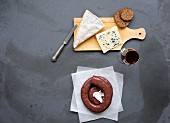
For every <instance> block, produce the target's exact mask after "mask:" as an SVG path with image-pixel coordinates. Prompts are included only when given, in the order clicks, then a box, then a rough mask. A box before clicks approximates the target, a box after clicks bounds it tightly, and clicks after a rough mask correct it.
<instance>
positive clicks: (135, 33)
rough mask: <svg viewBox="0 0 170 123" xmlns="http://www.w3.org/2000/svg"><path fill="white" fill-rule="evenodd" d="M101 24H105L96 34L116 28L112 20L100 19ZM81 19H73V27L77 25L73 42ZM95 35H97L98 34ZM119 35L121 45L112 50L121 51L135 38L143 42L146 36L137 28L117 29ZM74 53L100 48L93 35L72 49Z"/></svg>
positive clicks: (142, 30)
mask: <svg viewBox="0 0 170 123" xmlns="http://www.w3.org/2000/svg"><path fill="white" fill-rule="evenodd" d="M100 19H101V20H102V21H103V23H104V24H105V27H104V28H103V29H102V30H100V31H99V32H98V33H100V32H103V31H105V30H107V29H109V28H111V27H113V26H116V23H115V21H114V18H112V17H110V18H100ZM81 20H82V18H74V25H77V29H76V30H75V32H74V40H75V37H76V34H77V31H78V29H79V26H80V23H81ZM98 33H97V34H98ZM119 33H120V36H121V39H122V44H121V45H119V46H118V47H115V48H114V49H112V50H121V48H122V46H123V45H124V44H125V43H126V42H127V41H128V40H130V39H132V38H136V39H140V40H143V39H144V38H145V36H146V31H145V29H144V28H139V29H130V28H128V27H126V28H124V29H121V28H119ZM74 50H75V51H100V50H101V48H100V46H99V44H98V42H97V40H96V37H95V35H94V36H92V37H91V38H89V39H87V40H86V41H85V42H83V43H82V44H80V45H79V46H78V47H76V48H75V49H74Z"/></svg>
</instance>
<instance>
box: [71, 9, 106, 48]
mask: <svg viewBox="0 0 170 123" xmlns="http://www.w3.org/2000/svg"><path fill="white" fill-rule="evenodd" d="M104 26H105V25H104V23H103V22H102V21H101V20H100V18H98V17H97V16H96V15H94V14H93V13H91V12H90V11H89V10H86V11H85V13H84V15H83V18H82V21H81V24H80V27H79V29H78V31H77V35H76V37H75V41H74V43H73V47H74V48H76V47H77V46H78V45H79V44H81V43H83V42H84V41H86V40H87V39H88V38H90V37H91V36H93V35H95V34H96V33H97V32H98V31H100V30H101V29H102V28H103V27H104Z"/></svg>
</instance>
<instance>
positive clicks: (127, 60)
mask: <svg viewBox="0 0 170 123" xmlns="http://www.w3.org/2000/svg"><path fill="white" fill-rule="evenodd" d="M119 56H120V58H119V59H121V60H119V61H121V63H123V64H126V65H131V64H136V63H137V62H138V60H139V54H138V52H137V51H136V50H135V49H133V48H123V49H122V50H121V51H120V55H119Z"/></svg>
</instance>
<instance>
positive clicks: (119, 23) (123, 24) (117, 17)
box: [114, 11, 130, 28]
mask: <svg viewBox="0 0 170 123" xmlns="http://www.w3.org/2000/svg"><path fill="white" fill-rule="evenodd" d="M114 19H115V22H116V24H117V26H119V27H121V28H125V27H127V26H128V25H129V23H130V22H126V21H124V20H122V19H121V17H120V11H116V12H115V13H114Z"/></svg>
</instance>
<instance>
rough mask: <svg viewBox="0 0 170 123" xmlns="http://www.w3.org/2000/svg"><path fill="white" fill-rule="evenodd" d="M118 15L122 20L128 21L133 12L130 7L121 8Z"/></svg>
mask: <svg viewBox="0 0 170 123" xmlns="http://www.w3.org/2000/svg"><path fill="white" fill-rule="evenodd" d="M120 16H121V18H122V19H123V20H124V21H130V20H132V18H133V16H134V12H133V11H132V9H131V8H124V9H122V10H121V12H120Z"/></svg>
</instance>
